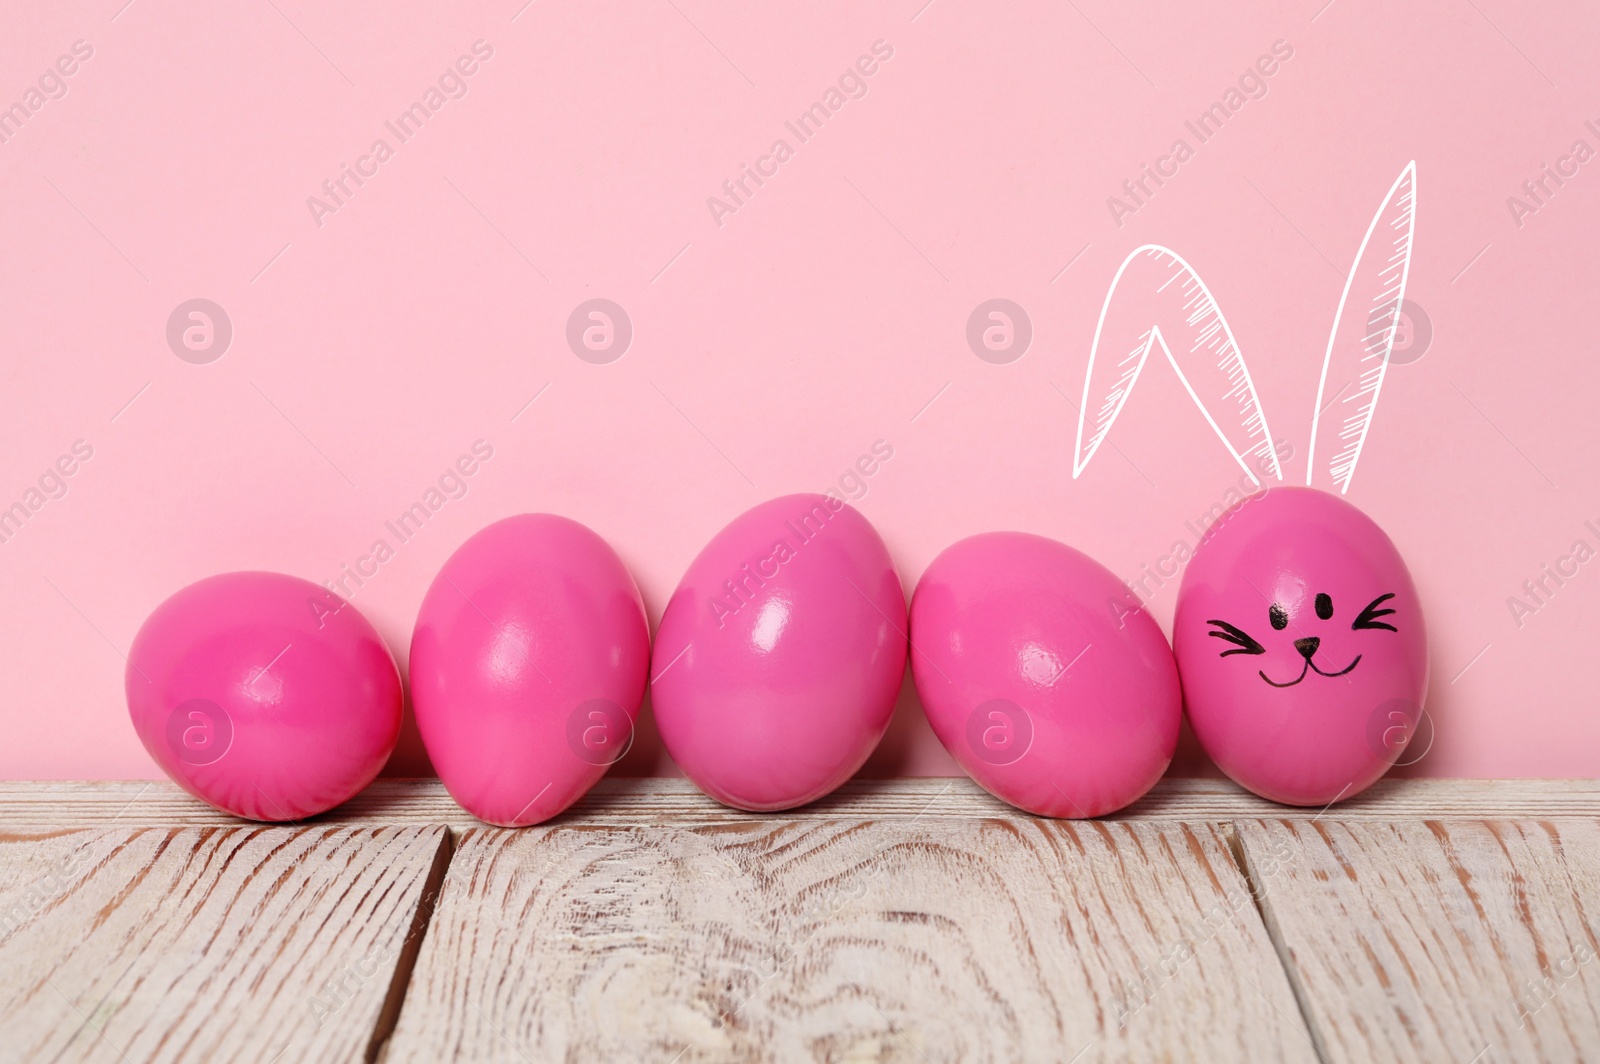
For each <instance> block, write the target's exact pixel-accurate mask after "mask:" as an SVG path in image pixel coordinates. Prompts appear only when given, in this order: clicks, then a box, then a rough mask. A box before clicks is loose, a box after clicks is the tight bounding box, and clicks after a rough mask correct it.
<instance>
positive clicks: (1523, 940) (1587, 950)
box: [1237, 820, 1600, 1064]
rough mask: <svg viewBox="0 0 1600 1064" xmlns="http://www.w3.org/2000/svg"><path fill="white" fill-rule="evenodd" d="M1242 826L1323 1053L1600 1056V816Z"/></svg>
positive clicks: (1335, 1056)
mask: <svg viewBox="0 0 1600 1064" xmlns="http://www.w3.org/2000/svg"><path fill="white" fill-rule="evenodd" d="M1237 830H1238V839H1239V844H1240V847H1241V848H1242V850H1243V851H1244V854H1245V857H1246V867H1247V868H1248V869H1249V870H1250V875H1251V879H1252V882H1253V883H1255V884H1257V885H1258V887H1259V895H1260V897H1261V899H1262V908H1263V915H1264V917H1265V919H1266V922H1267V926H1268V928H1269V930H1270V932H1271V933H1272V935H1273V937H1274V940H1275V941H1276V942H1277V943H1278V945H1279V948H1280V950H1281V952H1282V953H1283V955H1284V958H1285V960H1286V962H1287V966H1288V968H1289V970H1290V972H1291V973H1292V975H1293V978H1294V979H1295V982H1296V984H1297V990H1298V993H1299V996H1300V998H1301V1000H1302V1001H1303V1002H1304V1003H1305V1008H1306V1014H1307V1015H1308V1016H1310V1017H1311V1020H1312V1024H1313V1028H1314V1031H1315V1033H1316V1034H1317V1036H1318V1038H1319V1039H1320V1042H1321V1045H1322V1048H1323V1050H1324V1054H1325V1059H1327V1060H1329V1061H1333V1062H1340V1061H1366V1060H1373V1059H1379V1060H1401V1061H1457V1062H1460V1064H1467V1062H1469V1061H1476V1062H1480V1064H1488V1062H1491V1061H1507V1060H1519V1061H1520V1060H1539V1061H1596V1060H1600V963H1596V962H1595V958H1596V956H1597V954H1600V938H1597V935H1600V824H1597V823H1596V822H1594V821H1561V822H1554V821H1543V822H1540V821H1531V820H1524V821H1514V822H1512V821H1500V822H1470V821H1468V822H1463V821H1453V822H1439V821H1434V822H1420V821H1406V822H1397V823H1388V824H1379V823H1347V822H1328V821H1319V822H1315V823H1310V822H1282V821H1277V822H1274V821H1258V822H1252V823H1244V824H1240V825H1238V828H1237Z"/></svg>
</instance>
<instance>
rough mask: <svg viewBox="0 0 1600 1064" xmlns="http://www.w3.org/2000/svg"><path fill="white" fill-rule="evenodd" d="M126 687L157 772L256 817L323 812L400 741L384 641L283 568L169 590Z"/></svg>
mask: <svg viewBox="0 0 1600 1064" xmlns="http://www.w3.org/2000/svg"><path fill="white" fill-rule="evenodd" d="M124 683H125V687H126V690H127V697H128V712H129V714H130V715H131V716H132V718H133V725H134V729H135V731H137V732H138V734H139V739H140V741H141V742H143V743H144V748H145V749H146V750H147V751H149V753H150V756H151V757H152V758H154V759H155V761H156V763H157V764H158V765H160V766H161V769H162V771H164V772H165V773H166V774H167V775H168V776H170V777H171V778H172V780H173V782H175V783H177V784H178V785H179V786H180V787H182V788H183V789H184V790H186V791H188V792H189V793H190V794H192V795H194V796H195V797H197V798H199V799H201V800H202V801H205V802H209V803H210V804H211V805H213V806H215V807H216V808H218V809H221V810H223V811H224V812H228V813H233V814H234V815H236V816H242V817H248V818H249V819H251V820H266V821H285V820H299V819H302V818H304V817H308V816H314V815H316V814H317V813H321V812H325V811H326V810H328V809H332V808H333V807H334V806H336V805H338V804H340V803H341V802H344V801H346V800H347V799H349V798H351V797H353V796H354V795H355V794H356V793H357V792H358V791H360V790H361V789H362V788H363V787H365V786H366V785H367V784H369V783H371V782H372V780H373V778H374V777H376V776H377V774H378V772H379V770H380V769H382V768H383V765H384V762H385V761H387V760H388V758H389V755H390V753H392V752H393V750H394V747H395V743H396V742H397V741H398V739H399V737H400V698H401V695H400V673H399V670H398V669H396V667H395V663H394V658H393V657H392V656H391V655H390V653H389V648H388V647H387V646H386V645H385V644H384V642H383V639H382V638H381V637H380V636H379V635H378V633H377V631H376V630H374V629H373V627H372V625H371V624H369V623H368V622H367V619H366V618H365V617H363V616H361V614H360V612H359V611H358V610H357V609H356V608H355V607H354V606H352V605H351V604H350V603H349V602H347V601H345V600H344V599H342V598H340V597H339V596H338V595H335V594H334V593H333V592H331V591H328V590H327V589H326V588H323V587H319V586H318V585H316V584H313V583H311V582H310V581H309V580H301V579H300V578H298V577H293V576H287V575H285V574H283V573H268V572H240V573H222V574H220V575H217V576H211V577H207V578H206V579H204V580H200V581H197V582H195V583H193V584H190V585H189V586H188V587H185V588H183V589H182V590H180V591H178V592H177V593H175V594H174V595H172V596H171V597H170V598H168V599H167V600H166V601H165V602H163V603H161V605H159V606H157V607H156V608H155V610H154V611H153V612H152V613H151V614H150V616H149V617H148V618H147V619H146V620H145V622H144V624H143V625H142V626H141V627H140V628H139V633H138V635H136V636H135V637H134V640H133V646H132V648H131V649H130V650H129V652H128V667H127V670H126V673H125V677H124Z"/></svg>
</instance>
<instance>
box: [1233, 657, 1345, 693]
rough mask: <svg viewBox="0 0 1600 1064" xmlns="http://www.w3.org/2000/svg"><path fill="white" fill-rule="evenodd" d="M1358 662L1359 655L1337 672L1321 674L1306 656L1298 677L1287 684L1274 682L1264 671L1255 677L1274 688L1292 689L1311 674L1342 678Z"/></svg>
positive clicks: (1314, 663) (1315, 664)
mask: <svg viewBox="0 0 1600 1064" xmlns="http://www.w3.org/2000/svg"><path fill="white" fill-rule="evenodd" d="M1360 662H1361V655H1360V654H1357V655H1356V660H1355V661H1352V662H1351V663H1350V664H1348V665H1346V666H1345V667H1344V668H1342V669H1340V670H1339V671H1338V672H1323V671H1322V670H1321V669H1319V668H1317V663H1316V662H1314V661H1312V660H1311V655H1309V654H1307V655H1306V663H1305V665H1304V666H1302V667H1301V669H1300V675H1299V676H1296V677H1295V678H1294V679H1292V680H1290V681H1288V682H1287V683H1279V682H1278V681H1277V680H1274V679H1273V678H1272V677H1270V676H1268V675H1267V674H1266V672H1264V671H1260V672H1257V673H1256V675H1257V676H1260V677H1261V678H1262V679H1263V680H1265V681H1267V682H1268V683H1270V684H1271V685H1272V686H1274V687H1293V686H1294V685H1295V684H1297V683H1299V682H1300V681H1301V680H1304V679H1305V678H1306V675H1307V674H1308V673H1313V672H1314V673H1316V674H1317V675H1318V676H1327V677H1330V678H1331V677H1334V676H1343V675H1344V674H1345V673H1347V672H1349V671H1350V670H1351V669H1353V668H1355V667H1356V666H1357V665H1358V664H1360Z"/></svg>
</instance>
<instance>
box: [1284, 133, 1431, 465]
mask: <svg viewBox="0 0 1600 1064" xmlns="http://www.w3.org/2000/svg"><path fill="white" fill-rule="evenodd" d="M1416 229H1417V163H1416V160H1415V159H1413V160H1412V161H1411V162H1409V163H1407V164H1406V168H1405V169H1404V170H1402V171H1400V176H1399V177H1398V178H1396V179H1395V183H1394V185H1393V187H1391V188H1390V189H1389V194H1388V196H1386V197H1384V201H1383V206H1381V207H1379V208H1378V213H1377V214H1375V215H1373V218H1372V224H1371V225H1369V226H1367V235H1366V236H1364V237H1362V238H1361V247H1360V248H1359V249H1358V250H1357V251H1356V259H1355V262H1354V263H1353V264H1351V266H1350V276H1349V277H1348V278H1347V279H1346V280H1345V283H1344V294H1343V295H1342V296H1340V297H1339V309H1338V310H1337V311H1336V312H1335V313H1334V316H1333V331H1332V333H1330V334H1329V336H1328V353H1327V354H1326V355H1325V356H1324V357H1323V360H1322V381H1321V383H1319V384H1318V385H1317V405H1316V407H1315V408H1314V409H1313V410H1312V412H1311V448H1310V453H1309V454H1308V456H1307V460H1306V483H1307V484H1310V485H1312V486H1316V484H1317V481H1318V480H1322V479H1326V481H1327V482H1329V483H1331V484H1333V485H1334V486H1335V487H1337V488H1338V490H1339V494H1341V495H1343V494H1344V493H1345V492H1347V491H1349V490H1350V479H1351V478H1352V477H1354V476H1355V473H1356V462H1357V460H1358V459H1360V457H1361V448H1362V445H1363V444H1365V443H1366V442H1367V430H1368V429H1369V428H1371V426H1372V414H1373V412H1374V411H1375V410H1377V408H1378V393H1379V392H1380V391H1382V389H1383V377H1384V373H1385V371H1386V370H1387V369H1388V368H1389V356H1390V355H1391V354H1392V353H1393V351H1394V337H1395V330H1396V329H1397V328H1398V327H1399V324H1400V305H1401V302H1402V300H1404V299H1405V294H1406V280H1407V278H1408V277H1409V275H1410V273H1411V245H1412V238H1413V237H1414V236H1415V235H1416ZM1323 415H1327V416H1326V417H1324V416H1323Z"/></svg>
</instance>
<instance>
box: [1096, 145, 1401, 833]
mask: <svg viewBox="0 0 1600 1064" xmlns="http://www.w3.org/2000/svg"><path fill="white" fill-rule="evenodd" d="M1415 206H1416V164H1415V163H1411V164H1409V165H1408V166H1406V168H1405V169H1404V170H1403V171H1402V172H1401V174H1400V176H1399V178H1398V179H1397V180H1396V181H1395V183H1394V185H1393V186H1392V187H1391V188H1390V190H1389V194H1388V196H1387V197H1385V199H1384V202H1383V205H1382V206H1381V207H1380V208H1379V209H1378V213H1377V214H1376V216H1374V218H1373V219H1372V224H1371V225H1370V226H1369V227H1368V229H1367V232H1366V236H1365V237H1364V238H1363V239H1362V242H1361V246H1360V248H1359V250H1357V252H1356V256H1355V262H1354V263H1353V265H1352V266H1351V269H1350V274H1349V277H1348V279H1347V281H1346V283H1345V289H1344V293H1343V295H1342V296H1341V297H1340V301H1339V307H1338V310H1337V312H1336V313H1335V315H1334V321H1333V330H1332V333H1331V335H1330V336H1329V339H1328V348H1327V352H1326V354H1325V355H1324V358H1323V364H1322V376H1321V381H1320V383H1319V385H1318V389H1317V402H1316V405H1315V407H1313V412H1312V418H1311V447H1310V456H1309V459H1308V463H1307V474H1306V483H1307V484H1308V485H1312V486H1313V487H1310V488H1289V487H1270V488H1268V489H1267V490H1265V491H1262V492H1259V493H1257V494H1254V495H1251V496H1249V497H1247V498H1246V499H1245V500H1244V501H1242V502H1239V503H1237V504H1235V506H1234V507H1233V509H1231V510H1229V511H1228V512H1227V513H1225V514H1224V515H1222V516H1221V517H1220V518H1218V520H1217V521H1216V523H1215V524H1214V525H1213V526H1212V527H1211V528H1210V529H1209V530H1208V531H1207V533H1206V535H1205V537H1204V538H1203V539H1202V540H1201V542H1200V545H1199V546H1198V547H1197V548H1196V550H1195V553H1194V557H1193V559H1192V560H1191V561H1190V562H1189V565H1188V567H1187V569H1186V570H1185V572H1184V576H1183V583H1182V585H1181V587H1180V589H1179V592H1178V609H1177V615H1176V617H1175V619H1174V622H1173V651H1174V653H1175V655H1176V656H1177V661H1178V672H1179V675H1180V677H1181V679H1182V682H1183V688H1184V702H1185V708H1186V710H1187V712H1188V716H1189V720H1190V723H1191V724H1192V725H1193V727H1194V730H1195V734H1196V736H1197V737H1198V738H1199V740H1200V743H1201V745H1202V746H1203V747H1205V749H1206V752H1207V753H1208V754H1210V755H1211V757H1212V759H1213V760H1214V761H1216V763H1217V765H1218V766H1219V767H1220V768H1221V769H1222V770H1223V771H1224V772H1226V773H1227V774H1228V775H1229V776H1231V777H1232V778H1233V779H1234V780H1235V781H1237V782H1239V783H1240V784H1242V785H1243V786H1245V787H1247V788H1249V789H1250V790H1252V791H1254V792H1256V793H1257V794H1260V795H1262V796H1263V797H1266V798H1270V799H1273V800H1275V801H1279V802H1286V803H1290V804H1295V805H1323V804H1329V803H1332V802H1334V801H1337V800H1339V799H1340V798H1344V797H1349V796H1350V795H1353V794H1356V793H1358V792H1359V791H1361V790H1362V789H1363V788H1365V787H1367V786H1368V785H1370V784H1371V783H1372V782H1374V781H1375V780H1377V779H1378V778H1379V777H1380V776H1382V775H1383V773H1384V772H1385V771H1386V770H1387V769H1388V768H1389V767H1390V766H1391V765H1392V764H1393V763H1394V762H1395V760H1397V759H1398V757H1399V755H1400V753H1401V752H1402V751H1403V749H1404V746H1405V744H1406V742H1407V741H1409V739H1410V737H1411V735H1412V734H1413V732H1414V730H1415V728H1416V726H1417V724H1418V722H1419V719H1420V716H1421V712H1422V700H1423V696H1424V694H1425V693H1426V688H1427V677H1428V656H1427V635H1426V632H1425V629H1424V627H1423V621H1422V610H1421V605H1420V603H1419V602H1418V599H1417V594H1416V589H1415V587H1414V586H1413V584H1412V582H1411V576H1410V574H1409V573H1408V572H1407V571H1406V566H1405V563H1404V562H1403V561H1402V560H1401V558H1400V554H1399V552H1398V551H1397V550H1396V549H1395V547H1394V544H1393V543H1392V542H1391V541H1390V540H1389V537H1388V536H1386V535H1385V534H1384V533H1383V531H1382V529H1380V528H1379V527H1378V526H1377V525H1376V524H1375V523H1374V522H1373V521H1372V520H1371V519H1370V518H1368V517H1367V516H1366V515H1365V514H1363V513H1362V512H1361V511H1360V510H1358V509H1356V508H1355V507H1354V506H1352V505H1350V504H1349V503H1347V502H1345V501H1344V500H1343V499H1341V498H1339V497H1338V496H1336V495H1333V494H1329V493H1328V492H1326V491H1320V490H1315V487H1316V486H1318V485H1321V486H1325V487H1327V488H1329V489H1332V490H1336V491H1337V492H1339V494H1340V495H1342V494H1344V493H1345V492H1346V491H1347V490H1348V489H1349V486H1350V481H1351V478H1352V477H1353V476H1354V475H1355V469H1356V464H1357V461H1358V460H1359V459H1360V457H1361V452H1362V448H1363V446H1364V445H1365V443H1366V440H1367V431H1368V429H1369V427H1370V425H1371V422H1372V415H1373V412H1374V410H1375V409H1376V407H1377V401H1378V395H1379V393H1380V391H1381V390H1382V387H1383V380H1384V376H1385V373H1386V371H1387V369H1388V364H1389V355H1390V353H1391V351H1392V350H1393V347H1394V337H1395V330H1396V328H1397V326H1398V324H1399V318H1400V306H1401V303H1402V301H1403V299H1404V297H1405V288H1406V281H1407V279H1408V276H1409V272H1410V263H1411V248H1412V239H1413V236H1414V233H1415ZM1119 286H1129V288H1131V290H1132V291H1134V292H1136V293H1138V294H1140V295H1142V296H1143V297H1145V298H1144V299H1143V300H1142V301H1134V300H1129V299H1126V298H1125V299H1123V300H1118V299H1117V298H1116V296H1117V292H1118V289H1119ZM1152 308H1153V309H1152ZM1152 316H1153V317H1154V318H1155V319H1156V320H1155V321H1151V318H1152ZM1158 346H1159V348H1160V350H1161V351H1162V353H1163V354H1164V355H1165V356H1166V359H1167V362H1168V364H1170V365H1171V367H1172V368H1173V370H1174V371H1175V372H1176V373H1177V375H1178V378H1179V380H1180V381H1182V383H1183V385H1184V387H1185V388H1186V389H1187V390H1188V392H1189V395H1190V397H1191V398H1193V399H1194V401H1195V404H1196V405H1197V406H1198V407H1199V409H1200V412H1201V413H1202V414H1203V415H1204V417H1205V419H1206V421H1207V422H1208V423H1209V424H1210V425H1211V428H1212V430H1213V431H1214V432H1216V434H1217V436H1218V438H1219V439H1221V440H1222V443H1223V446H1224V447H1226V448H1227V451H1228V453H1229V454H1230V455H1232V456H1233V458H1234V460H1235V461H1236V462H1238V463H1239V465H1240V466H1241V467H1242V468H1243V469H1244V470H1245V473H1246V474H1247V475H1248V476H1249V477H1250V479H1251V481H1252V482H1254V483H1256V484H1260V478H1258V477H1257V476H1256V473H1255V470H1256V469H1263V470H1267V471H1269V472H1270V473H1271V475H1272V476H1273V477H1275V478H1276V479H1278V480H1281V479H1282V477H1283V473H1282V470H1281V468H1280V467H1279V465H1278V457H1277V453H1276V451H1275V449H1274V448H1273V446H1272V436H1271V434H1270V433H1269V432H1268V429H1267V422H1266V415H1265V413H1264V412H1263V411H1262V409H1261V403H1260V400H1259V398H1258V397H1257V395H1256V390H1255V385H1254V383H1253V382H1252V381H1251V379H1250V374H1249V370H1248V369H1247V367H1246V365H1245V361H1244V356H1243V354H1242V353H1241V352H1240V350H1239V346H1238V344H1237V343H1236V342H1235V340H1234V337H1233V332H1232V330H1231V329H1230V328H1229V327H1228V323H1227V320H1226V319H1225V318H1224V317H1223V315H1222V311H1221V309H1220V307H1218V305H1217V302H1216V300H1215V299H1214V298H1213V297H1212V295H1211V292H1210V291H1209V290H1208V289H1207V288H1206V286H1205V284H1204V283H1203V282H1202V281H1201V280H1200V277H1199V275H1198V274H1197V273H1196V272H1195V270H1194V268H1193V267H1191V266H1190V265H1189V264H1188V263H1187V262H1185V261H1184V260H1183V259H1182V258H1181V257H1180V256H1178V255H1177V254H1176V253H1175V252H1173V251H1170V250H1168V249H1167V248H1164V247H1160V246H1158V245H1154V244H1150V245H1145V246H1144V247H1141V248H1138V249H1136V250H1135V251H1134V252H1133V253H1131V254H1130V255H1129V256H1128V257H1127V259H1125V260H1124V261H1123V264H1122V267H1121V268H1120V269H1119V270H1118V271H1117V275H1116V277H1115V279H1114V280H1113V281H1112V283H1111V290H1110V291H1109V292H1108V293H1107V294H1106V302H1105V304H1104V306H1103V307H1102V308H1101V312H1100V321H1099V324H1098V326H1097V327H1096V330H1095V339H1094V347H1093V349H1092V350H1091V353H1090V357H1089V371H1088V375H1087V379H1086V380H1085V382H1084V401H1083V405H1082V407H1080V410H1079V420H1078V446H1077V455H1076V459H1075V461H1074V468H1073V476H1074V477H1076V476H1078V475H1080V474H1081V473H1082V472H1083V470H1084V468H1085V466H1087V464H1088V462H1089V460H1090V459H1091V458H1093V457H1094V454H1095V452H1096V450H1098V448H1099V446H1100V444H1101V443H1102V442H1104V440H1105V438H1106V435H1107V433H1108V432H1109V431H1110V429H1111V425H1112V423H1113V422H1114V421H1115V420H1116V417H1117V414H1118V413H1120V412H1121V410H1122V407H1123V405H1124V404H1125V403H1126V402H1127V399H1128V396H1129V395H1130V394H1131V393H1132V390H1133V386H1134V385H1135V383H1137V381H1138V378H1139V374H1140V372H1141V370H1142V369H1143V368H1144V365H1145V363H1146V360H1147V359H1148V357H1149V355H1150V352H1151V351H1152V350H1154V349H1156V348H1157V347H1158ZM1102 347H1104V348H1105V354H1102V350H1101V349H1102Z"/></svg>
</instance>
